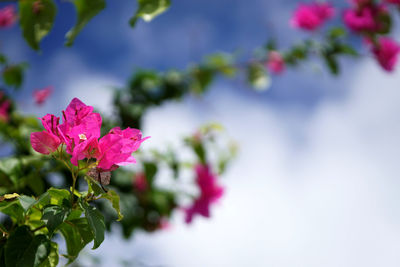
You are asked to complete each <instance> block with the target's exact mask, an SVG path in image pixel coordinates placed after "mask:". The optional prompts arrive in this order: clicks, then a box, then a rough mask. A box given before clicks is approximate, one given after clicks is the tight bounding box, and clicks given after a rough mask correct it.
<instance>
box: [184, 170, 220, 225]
mask: <svg viewBox="0 0 400 267" xmlns="http://www.w3.org/2000/svg"><path fill="white" fill-rule="evenodd" d="M195 170H196V183H197V185H198V187H199V189H200V195H199V197H198V198H197V199H196V200H195V201H194V202H193V204H192V205H191V206H190V207H188V208H184V211H185V213H186V217H185V222H186V223H191V222H192V220H193V217H194V216H195V215H196V214H199V215H201V216H203V217H206V218H208V217H210V205H211V204H212V203H215V202H216V201H217V200H218V199H220V198H221V197H222V195H223V193H224V188H223V187H221V186H219V185H218V184H217V177H216V176H215V175H214V174H213V173H212V172H211V170H210V166H208V165H200V164H199V165H197V166H196V167H195Z"/></svg>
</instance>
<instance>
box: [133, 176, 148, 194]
mask: <svg viewBox="0 0 400 267" xmlns="http://www.w3.org/2000/svg"><path fill="white" fill-rule="evenodd" d="M133 188H134V189H135V190H137V191H139V192H144V191H146V190H147V180H146V175H145V174H144V173H143V172H139V173H136V174H135V175H134V176H133Z"/></svg>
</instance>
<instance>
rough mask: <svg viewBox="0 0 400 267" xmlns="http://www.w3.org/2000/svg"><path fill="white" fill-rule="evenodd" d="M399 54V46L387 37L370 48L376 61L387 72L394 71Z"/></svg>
mask: <svg viewBox="0 0 400 267" xmlns="http://www.w3.org/2000/svg"><path fill="white" fill-rule="evenodd" d="M399 52H400V45H399V44H398V43H396V42H395V41H394V40H392V39H390V38H387V37H382V38H380V39H379V40H378V44H376V45H374V46H373V47H372V53H373V54H374V56H375V58H376V60H377V61H378V62H379V64H380V65H381V66H382V68H383V69H384V70H386V71H389V72H390V71H393V70H394V68H395V66H396V63H397V59H398V55H399Z"/></svg>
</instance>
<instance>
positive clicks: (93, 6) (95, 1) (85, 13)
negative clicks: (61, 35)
mask: <svg viewBox="0 0 400 267" xmlns="http://www.w3.org/2000/svg"><path fill="white" fill-rule="evenodd" d="M72 3H73V4H74V5H75V9H76V12H77V14H78V20H77V22H76V24H75V26H74V27H73V28H72V29H71V30H70V31H69V32H68V33H67V34H66V36H65V37H66V39H67V41H66V43H65V44H66V45H67V46H71V45H72V44H73V43H74V41H75V38H76V36H77V35H78V34H79V33H80V31H81V30H82V29H83V28H84V27H85V25H86V24H87V23H88V22H89V21H90V20H91V19H92V18H93V17H95V16H96V15H97V14H98V13H100V11H102V10H103V9H104V8H105V7H106V2H105V1H104V0H74V1H72Z"/></svg>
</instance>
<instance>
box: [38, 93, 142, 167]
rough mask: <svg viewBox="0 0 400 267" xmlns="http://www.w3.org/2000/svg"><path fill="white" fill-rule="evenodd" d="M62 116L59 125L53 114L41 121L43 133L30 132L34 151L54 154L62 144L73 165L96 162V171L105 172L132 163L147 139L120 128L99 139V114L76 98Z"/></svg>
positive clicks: (57, 118)
mask: <svg viewBox="0 0 400 267" xmlns="http://www.w3.org/2000/svg"><path fill="white" fill-rule="evenodd" d="M62 114H63V116H62V124H60V123H59V120H60V118H59V117H56V116H55V115H53V114H47V115H46V116H44V117H43V118H41V119H40V120H41V121H42V124H43V127H44V128H45V130H44V131H42V132H34V133H32V134H31V144H32V147H33V149H34V150H35V151H37V152H39V153H42V154H50V153H53V152H55V151H56V150H57V149H58V148H59V147H60V145H62V146H64V145H65V146H66V152H67V153H68V154H70V155H71V156H72V157H71V163H72V164H73V165H75V166H78V161H79V160H83V159H85V158H86V159H96V163H95V165H96V167H97V169H98V170H100V171H104V172H105V171H112V170H114V169H116V168H118V166H122V165H126V164H129V163H134V162H135V159H134V158H133V157H132V153H133V152H134V151H136V150H137V149H138V148H139V146H140V144H141V143H142V142H143V141H144V140H146V139H147V138H148V137H146V138H142V134H141V132H140V131H139V130H137V129H132V128H127V129H125V130H121V129H120V128H119V127H115V128H113V129H111V130H110V132H109V133H108V134H106V135H104V136H103V137H102V138H100V128H101V123H102V119H101V116H100V114H98V113H94V112H93V107H91V106H87V105H85V104H84V103H83V102H82V101H80V100H79V99H77V98H74V99H73V100H72V101H71V103H70V104H69V105H68V107H67V108H66V110H65V111H63V112H62ZM99 138H100V139H99Z"/></svg>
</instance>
